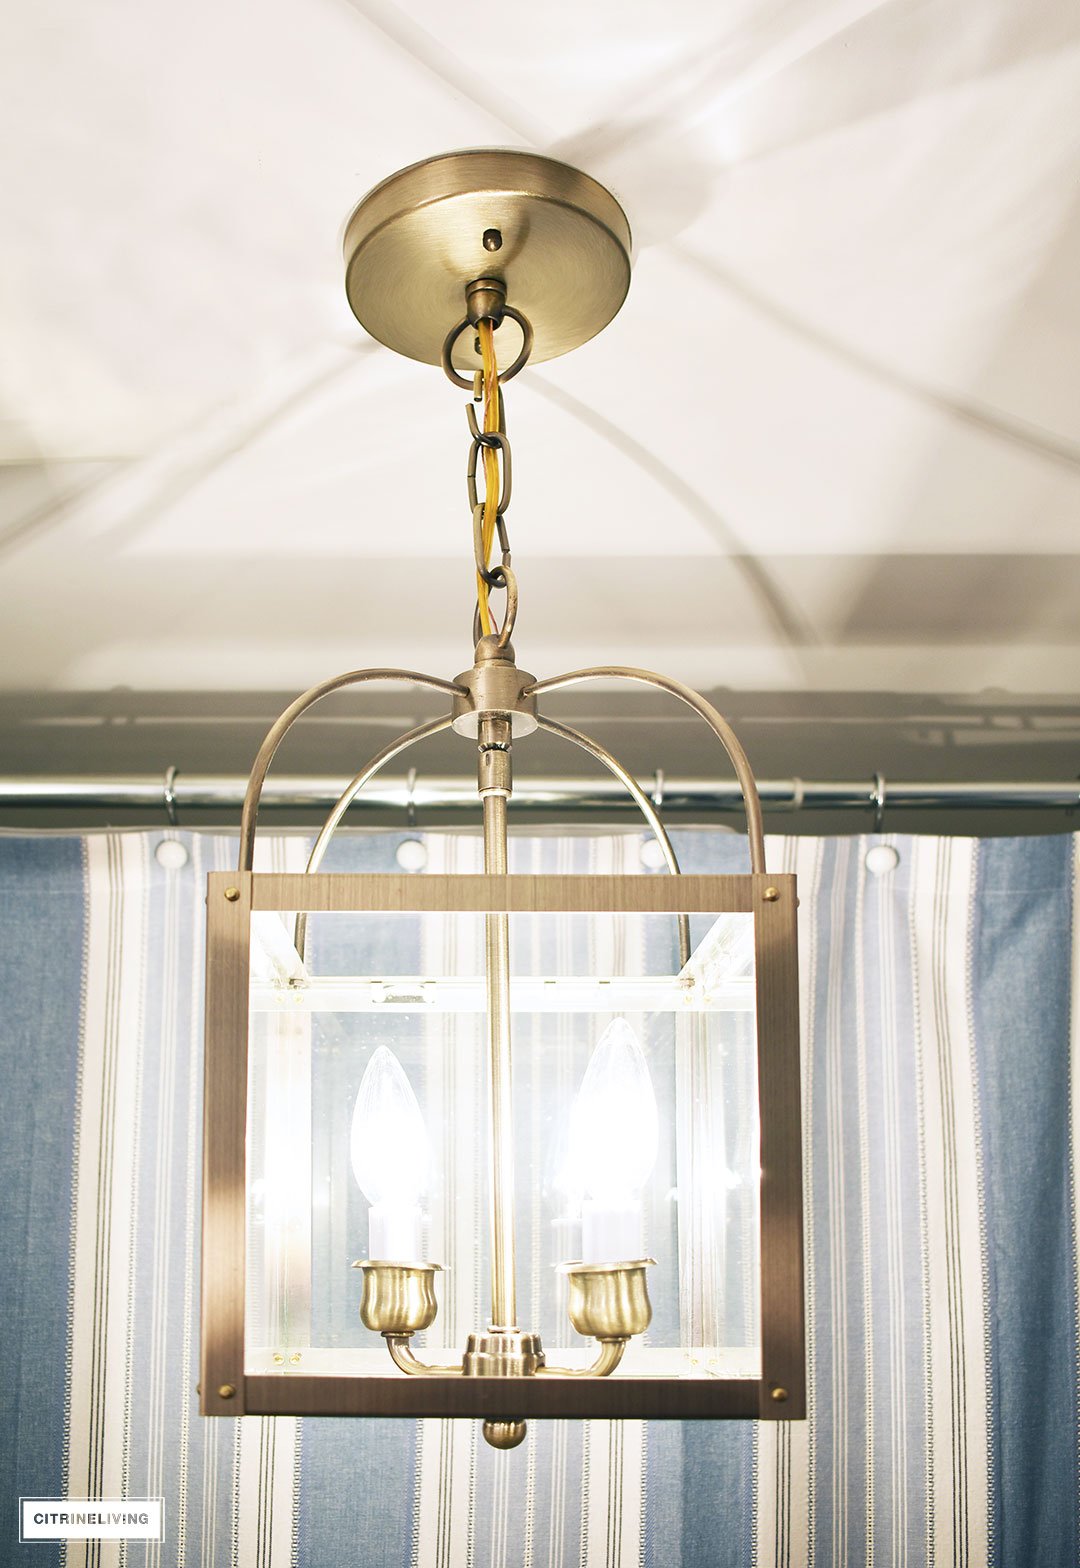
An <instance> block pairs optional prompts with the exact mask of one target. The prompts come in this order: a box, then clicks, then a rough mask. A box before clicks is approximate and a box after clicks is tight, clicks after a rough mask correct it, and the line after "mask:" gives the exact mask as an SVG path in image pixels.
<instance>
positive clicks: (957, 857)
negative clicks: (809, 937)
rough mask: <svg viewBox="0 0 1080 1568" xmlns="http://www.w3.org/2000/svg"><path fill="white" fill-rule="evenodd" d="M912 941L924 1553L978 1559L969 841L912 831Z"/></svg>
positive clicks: (977, 1196)
mask: <svg viewBox="0 0 1080 1568" xmlns="http://www.w3.org/2000/svg"><path fill="white" fill-rule="evenodd" d="M909 852H910V853H911V854H912V855H913V856H914V874H913V897H912V905H911V911H912V927H911V939H912V946H913V953H914V972H915V1007H916V1028H917V1040H918V1048H919V1079H920V1115H919V1118H918V1125H919V1127H920V1129H921V1139H922V1155H923V1159H922V1184H923V1187H922V1190H923V1204H924V1209H923V1214H924V1226H925V1230H924V1237H925V1243H924V1244H925V1268H926V1276H925V1291H926V1303H927V1353H928V1383H929V1397H930V1460H931V1467H930V1487H929V1499H928V1502H929V1507H928V1511H927V1518H928V1541H927V1551H928V1554H929V1556H930V1557H931V1559H936V1560H938V1561H940V1562H947V1563H953V1564H955V1565H956V1568H979V1565H981V1564H983V1563H985V1562H986V1554H987V1546H988V1532H987V1522H988V1504H989V1494H988V1489H987V1481H988V1474H987V1467H988V1459H989V1454H988V1445H987V1432H988V1425H987V1400H986V1390H987V1363H986V1349H987V1346H986V1334H987V1329H986V1321H987V1303H986V1301H985V1299H984V1289H983V1285H984V1262H983V1225H982V1198H981V1182H982V1173H981V1150H980V1147H979V1129H978V1117H977V1111H976V1104H975V1091H974V1057H973V1050H972V1025H971V998H970V993H969V968H968V952H969V949H970V919H971V910H972V901H973V897H974V886H975V881H974V871H975V866H974V860H975V845H974V842H973V840H971V839H959V838H954V839H916V840H913V841H912V842H911V846H910V851H909Z"/></svg>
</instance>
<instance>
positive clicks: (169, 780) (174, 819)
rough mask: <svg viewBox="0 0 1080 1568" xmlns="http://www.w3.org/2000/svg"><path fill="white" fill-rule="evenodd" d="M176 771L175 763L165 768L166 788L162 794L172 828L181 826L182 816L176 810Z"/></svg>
mask: <svg viewBox="0 0 1080 1568" xmlns="http://www.w3.org/2000/svg"><path fill="white" fill-rule="evenodd" d="M176 773H177V769H176V766H175V764H170V766H169V767H167V768H166V769H165V788H164V791H163V795H162V798H163V800H164V803H165V815H166V817H168V819H169V826H170V827H171V828H176V827H179V826H180V818H179V816H178V815H177V811H176Z"/></svg>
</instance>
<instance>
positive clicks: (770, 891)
mask: <svg viewBox="0 0 1080 1568" xmlns="http://www.w3.org/2000/svg"><path fill="white" fill-rule="evenodd" d="M761 896H762V898H763V899H764V900H765V902H766V903H767V904H775V903H776V900H777V899H778V898H779V897H780V889H779V888H778V887H767V888H766V889H765V891H764V893H762V895H761Z"/></svg>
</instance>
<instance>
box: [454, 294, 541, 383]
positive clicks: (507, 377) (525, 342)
mask: <svg viewBox="0 0 1080 1568" xmlns="http://www.w3.org/2000/svg"><path fill="white" fill-rule="evenodd" d="M503 315H504V317H505V316H509V317H511V319H512V320H514V321H516V322H517V324H518V326H519V327H520V328H521V336H522V344H521V351H520V353H519V354H518V357H517V359H515V360H514V363H513V364H512V365H511V366H509V368H508V369H506V370H500V371H499V381H500V383H502V382H504V381H513V379H514V377H515V376H516V375H517V373H518V371H519V370H524V369H525V366H526V365H527V364H528V362H529V355H530V354H531V353H532V348H533V329H532V323H531V322H530V321H529V319H528V317H527V316H523V315H522V314H521V312H520V310H515V309H514V308H513V306H512V305H507V306H506V307H505V308H504V310H503ZM466 327H472V328H473V330H474V331H475V324H474V323H473V322H471V321H470V320H469V318H468V316H466V317H465V318H464V320H462V321H459V322H458V324H457V326H456V327H452V328H451V329H450V331H449V332H448V333H447V334H446V338H445V340H444V342H443V346H442V356H441V363H442V368H443V374H444V375H445V376H446V378H447V380H448V381H452V382H453V383H454V385H455V386H456V387H461V389H462V390H463V391H465V392H468V393H470V394H471V393H472V390H473V381H472V377H471V376H469V377H466V376H463V375H461V374H459V372H458V371H456V370H455V369H454V363H453V353H454V348H455V345H456V344H457V340H458V338H459V337H460V336H461V334H462V333H463V332H464V331H465V329H466Z"/></svg>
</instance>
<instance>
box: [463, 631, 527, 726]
mask: <svg viewBox="0 0 1080 1568" xmlns="http://www.w3.org/2000/svg"><path fill="white" fill-rule="evenodd" d="M497 643H498V639H497V638H495V637H481V639H480V641H479V642H478V643H477V645H476V663H475V664H474V665H473V667H472V669H471V670H464V671H463V672H462V673H461V674H460V675H458V676H457V677H456V679H455V685H457V686H464V688H465V691H464V692H463V693H462V694H461V695H460V696H455V698H454V700H453V705H452V707H451V710H450V711H451V713H452V715H453V720H452V722H453V727H454V729H455V730H456V731H457V733H458V734H459V735H468V736H471V737H472V738H473V739H475V740H478V739H479V738H480V725H481V721H482V720H484V719H507V720H508V721H509V724H510V731H511V734H512V735H513V738H514V739H515V740H520V738H521V737H522V735H531V734H532V732H533V730H535V729H536V728H537V723H538V721H537V717H536V698H535V697H526V696H524V695H523V693H524V691H525V688H526V687H527V686H531V685H533V683H534V682H535V680H536V677H535V675H530V674H529V673H528V672H527V671H526V670H519V669H518V667H517V665H516V664H515V663H514V650H513V648H512V647H511V646H510V644H509V643H508V644H507V645H506V647H505V648H503V649H501V650H500V649H499V647H498V646H497Z"/></svg>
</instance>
